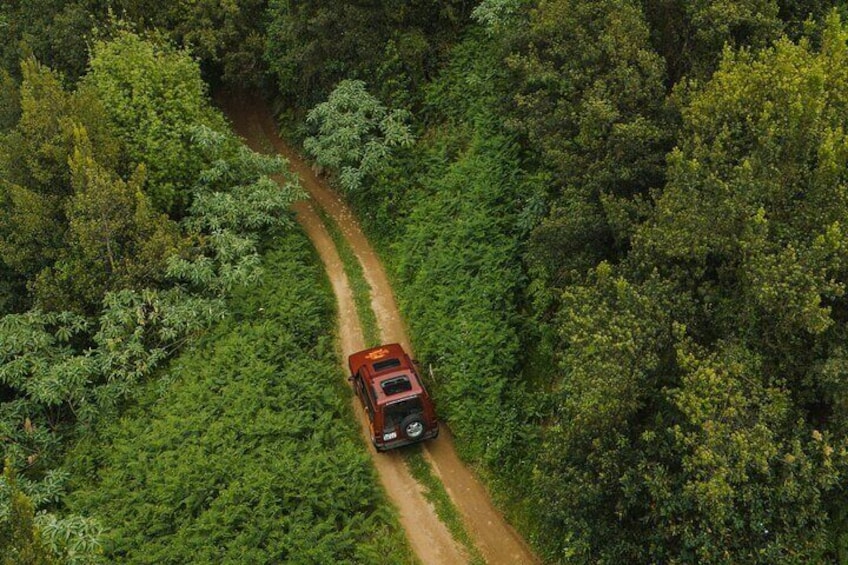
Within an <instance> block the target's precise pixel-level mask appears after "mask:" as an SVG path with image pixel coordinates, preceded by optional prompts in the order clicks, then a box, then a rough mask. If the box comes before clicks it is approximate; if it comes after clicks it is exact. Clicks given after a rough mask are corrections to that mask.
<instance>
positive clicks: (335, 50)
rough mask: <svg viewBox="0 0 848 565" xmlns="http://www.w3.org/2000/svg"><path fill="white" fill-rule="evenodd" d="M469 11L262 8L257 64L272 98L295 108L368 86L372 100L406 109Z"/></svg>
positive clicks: (430, 5)
mask: <svg viewBox="0 0 848 565" xmlns="http://www.w3.org/2000/svg"><path fill="white" fill-rule="evenodd" d="M472 8H473V5H472V3H470V2H464V1H461V0H449V1H442V2H434V1H433V0H413V1H405V2H398V1H396V0H380V1H378V2H365V3H363V2H353V3H342V4H339V3H338V2H327V1H326V0H309V1H308V2H292V1H291V0H270V1H269V2H268V28H267V30H268V31H267V38H266V49H265V57H266V60H267V61H268V67H269V69H270V71H271V73H272V74H273V76H274V77H275V78H276V82H277V86H278V88H279V92H280V94H281V95H283V96H284V97H285V98H286V99H287V100H289V101H290V102H291V103H293V104H297V105H298V106H300V107H301V108H309V107H312V106H314V105H315V104H317V103H319V102H320V101H322V100H325V99H326V98H327V96H328V95H329V94H330V92H331V91H332V89H333V88H335V86H336V85H337V84H338V83H339V82H341V81H342V80H346V79H359V80H368V81H369V82H370V83H372V84H374V85H377V87H378V88H379V89H380V91H379V96H380V98H382V99H384V100H390V101H392V102H393V103H409V104H413V105H414V104H415V103H416V102H417V101H418V95H419V94H420V92H419V89H420V88H421V87H422V86H423V84H424V83H425V81H426V80H427V79H429V78H431V76H432V75H433V74H434V73H435V71H436V66H437V63H438V61H439V60H440V58H441V57H442V56H443V54H444V52H445V51H446V48H447V46H448V45H450V44H451V43H452V42H453V41H455V40H456V37H457V35H458V32H459V31H460V30H461V29H462V28H463V27H464V26H465V24H466V23H467V22H468V18H469V14H470V10H471V9H472Z"/></svg>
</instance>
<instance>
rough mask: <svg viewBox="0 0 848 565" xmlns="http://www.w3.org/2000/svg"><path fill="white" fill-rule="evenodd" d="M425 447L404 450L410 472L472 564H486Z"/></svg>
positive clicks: (419, 446) (417, 446)
mask: <svg viewBox="0 0 848 565" xmlns="http://www.w3.org/2000/svg"><path fill="white" fill-rule="evenodd" d="M422 450H423V447H422V446H421V445H416V446H414V447H410V448H407V449H405V450H404V453H403V458H404V461H405V462H406V466H407V467H408V468H409V472H410V473H412V476H413V477H414V478H415V480H416V481H418V482H419V483H420V484H421V485H422V486H423V487H424V498H426V499H427V500H429V501H430V502H431V503H432V504H433V507H434V508H435V509H436V515H437V516H438V517H439V519H440V520H441V521H442V522H444V524H445V526H447V528H448V531H449V532H450V533H451V535H452V536H453V538H454V539H455V540H457V541H458V542H459V543H461V544H462V546H463V547H465V549H466V550H467V551H468V555H469V558H470V559H469V563H471V565H485V563H486V561H485V560H484V559H483V556H482V555H481V554H480V551H479V550H478V549H477V547H476V546H475V545H474V542H473V541H472V540H471V536H470V535H469V534H468V530H466V529H465V524H463V523H462V516H460V514H459V510H457V509H456V506H454V503H453V501H452V500H451V499H450V496H449V495H448V492H447V491H446V490H445V486H444V485H443V484H442V482H441V481H440V480H439V479H438V477H436V476H435V475H434V474H433V471H432V469H430V465H429V464H428V463H427V460H426V459H425V458H424V453H423V451H422Z"/></svg>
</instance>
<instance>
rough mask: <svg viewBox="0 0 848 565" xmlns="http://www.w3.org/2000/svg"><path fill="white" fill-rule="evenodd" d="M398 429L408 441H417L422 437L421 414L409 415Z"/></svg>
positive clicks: (422, 424)
mask: <svg viewBox="0 0 848 565" xmlns="http://www.w3.org/2000/svg"><path fill="white" fill-rule="evenodd" d="M400 429H401V430H403V433H404V435H406V437H407V438H409V439H418V438H420V437H421V436H422V435H424V416H423V414H410V415H409V416H407V417H406V418H404V420H403V422H401V424H400Z"/></svg>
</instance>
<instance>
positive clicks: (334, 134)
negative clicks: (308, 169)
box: [303, 80, 413, 191]
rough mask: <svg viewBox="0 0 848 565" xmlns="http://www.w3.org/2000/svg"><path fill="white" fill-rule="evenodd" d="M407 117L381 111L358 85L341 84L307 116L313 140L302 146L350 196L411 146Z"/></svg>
mask: <svg viewBox="0 0 848 565" xmlns="http://www.w3.org/2000/svg"><path fill="white" fill-rule="evenodd" d="M408 117H409V116H408V113H407V112H405V111H403V110H391V111H390V110H389V109H387V108H386V107H385V106H383V105H382V104H381V103H380V101H379V100H377V98H375V97H374V96H372V95H371V94H369V93H368V91H367V90H365V83H364V82H362V81H359V80H344V81H342V82H340V83H339V84H338V86H336V88H335V90H333V92H332V94H330V97H329V98H328V99H327V101H326V102H322V103H321V104H318V105H317V106H315V108H313V109H312V110H310V112H309V115H308V117H307V122H308V123H309V124H310V125H311V126H312V127H313V128H314V130H315V135H314V136H312V137H308V138H306V140H305V141H304V142H303V146H304V148H305V149H306V151H307V152H308V153H310V154H311V155H312V156H313V157H315V160H316V162H317V163H318V164H319V165H321V166H323V167H329V168H330V169H333V170H334V171H335V172H336V173H338V175H339V180H340V182H341V185H342V188H344V189H345V190H348V191H355V190H357V189H358V188H359V187H360V185H361V184H362V182H363V181H364V179H365V178H366V177H367V176H368V175H372V174H375V173H376V172H377V171H379V170H380V168H381V167H382V166H383V165H384V161H385V160H386V159H387V158H388V156H389V153H390V152H391V151H392V150H393V149H394V148H396V147H409V146H410V145H412V142H413V137H412V133H411V131H410V128H409V126H408V125H407V124H406V120H407V119H408Z"/></svg>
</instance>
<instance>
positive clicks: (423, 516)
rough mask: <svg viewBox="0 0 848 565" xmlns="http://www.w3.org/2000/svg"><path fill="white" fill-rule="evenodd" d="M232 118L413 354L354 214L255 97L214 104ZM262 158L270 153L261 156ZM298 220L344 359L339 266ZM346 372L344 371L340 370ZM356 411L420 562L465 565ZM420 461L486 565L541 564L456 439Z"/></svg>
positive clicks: (350, 318)
mask: <svg viewBox="0 0 848 565" xmlns="http://www.w3.org/2000/svg"><path fill="white" fill-rule="evenodd" d="M219 104H220V105H221V106H222V107H223V108H225V111H226V113H227V115H228V116H229V117H230V119H231V120H232V122H233V124H234V126H235V130H236V132H237V133H238V134H239V135H241V136H242V137H244V138H245V139H246V140H247V143H248V145H249V146H251V148H253V149H254V150H257V151H263V150H267V148H265V147H263V141H264V142H268V143H270V144H271V145H272V147H273V150H274V151H276V152H278V153H280V154H282V155H283V156H285V157H286V158H287V159H288V161H289V167H290V169H291V170H292V171H293V172H294V173H296V174H297V175H298V176H299V177H300V179H301V183H302V185H303V186H304V188H305V189H306V191H307V192H308V193H309V195H310V197H311V198H312V201H313V202H314V203H316V204H317V205H318V206H320V207H321V208H322V209H323V210H324V211H325V212H326V213H327V214H328V215H329V216H330V217H331V218H332V219H333V221H334V222H335V223H336V224H337V225H338V226H339V229H340V230H341V231H342V233H343V235H344V237H345V238H346V239H347V241H348V243H349V245H350V246H351V248H352V249H353V251H354V254H355V255H356V257H357V259H358V260H359V262H360V264H361V265H362V268H363V272H364V275H365V278H366V281H367V282H368V284H369V285H370V287H371V289H372V295H371V303H372V308H373V309H374V312H375V314H376V317H377V324H378V326H379V328H380V333H381V338H382V341H383V342H384V343H390V342H397V343H400V344H402V345H403V347H404V348H406V349H407V351H409V352H412V347H411V344H410V342H409V337H408V334H407V332H406V327H405V325H404V323H403V319H402V317H401V315H400V310H399V308H398V307H397V303H396V301H395V297H394V294H393V292H392V289H391V285H390V284H389V280H388V277H387V276H386V272H385V270H384V269H383V265H382V263H381V262H380V260H379V257H378V256H377V254H376V253H375V252H374V250H373V248H372V247H371V245H370V243H369V242H368V239H367V238H366V237H365V235H364V234H363V232H362V230H361V229H360V227H359V225H358V223H357V221H356V219H355V217H354V215H353V213H352V212H351V211H350V209H349V208H348V207H347V205H346V204H345V203H344V202H342V200H341V199H340V198H339V197H338V195H336V194H335V193H334V192H333V191H331V190H330V189H329V188H328V187H327V186H326V185H325V184H324V183H323V182H322V181H321V180H320V179H319V178H318V177H317V175H316V174H315V173H314V171H312V169H311V168H310V167H309V166H308V165H307V164H306V163H305V161H304V160H303V159H302V158H301V157H300V156H299V155H298V154H297V153H296V152H295V151H294V150H293V149H292V148H291V147H289V146H288V145H287V144H285V143H284V142H283V141H282V140H281V139H280V138H279V136H278V135H277V129H276V124H275V123H274V121H273V119H272V116H271V113H270V111H269V110H268V109H267V107H266V106H265V104H264V102H263V101H261V100H260V99H258V98H257V97H253V96H249V95H247V96H245V95H240V96H232V97H229V98H227V99H221V100H219ZM266 152H267V151H266ZM295 212H296V213H297V218H298V221H299V222H300V223H301V225H302V226H303V227H304V229H305V230H306V232H307V234H308V236H309V238H310V239H311V240H312V242H313V244H314V245H315V247H316V249H317V250H318V253H319V255H320V256H321V259H322V261H323V262H324V265H325V267H326V269H327V273H328V276H329V277H330V281H331V283H332V285H333V291H334V292H335V294H336V297H337V300H338V305H339V325H340V329H339V334H340V341H341V348H342V352H343V354H344V358H346V357H347V355H349V354H350V353H353V352H354V351H357V350H360V349H363V348H364V347H365V344H364V338H363V336H362V330H361V326H360V324H359V320H358V317H357V314H356V307H355V304H354V301H353V294H352V291H351V289H350V285H349V283H348V281H347V276H346V275H345V272H344V267H343V265H342V261H341V259H340V258H339V255H338V252H337V251H336V249H335V246H334V245H333V242H332V240H331V238H330V236H329V234H328V233H327V230H326V228H325V227H324V225H323V223H322V221H321V219H320V217H319V216H318V214H317V213H316V212H315V210H314V209H313V208H312V204H311V203H309V202H299V203H297V204H296V205H295ZM345 371H347V367H346V366H345ZM354 406H355V410H356V414H357V417H358V418H359V420H360V424H361V426H362V430H363V435H365V437H366V440H367V443H368V445H369V448H370V450H371V455H372V459H373V460H374V463H375V466H376V467H377V471H378V473H379V475H380V479H381V482H382V484H383V487H384V488H385V489H386V492H387V493H388V495H389V498H390V499H391V500H392V502H393V503H394V504H395V506H396V507H397V508H398V510H399V513H400V518H401V524H402V525H403V527H404V529H405V530H406V534H407V537H408V539H409V541H410V545H411V546H412V548H413V550H414V551H415V553H416V555H417V556H418V557H419V559H421V561H422V562H423V563H428V564H429V563H434V564H436V563H449V564H458V563H466V562H467V561H468V558H467V556H466V555H465V552H464V551H463V549H462V548H460V547H459V545H458V544H457V543H456V541H455V540H453V538H452V537H451V535H450V533H449V532H448V531H447V528H446V527H445V526H444V524H443V523H442V522H441V521H440V520H439V519H438V517H437V516H436V515H435V511H434V509H433V507H432V505H431V504H430V503H429V502H428V501H427V500H426V499H425V498H424V496H423V493H422V489H421V486H420V485H419V484H418V483H417V482H416V481H415V479H414V478H413V477H412V476H411V474H410V473H409V470H408V469H407V468H406V465H405V464H404V462H403V460H402V458H401V457H400V456H399V455H398V454H397V453H394V454H393V453H391V452H389V453H382V454H378V453H377V452H376V451H375V450H374V448H373V446H371V442H370V439H368V437H369V428H368V420H367V418H366V416H365V414H364V412H363V410H362V409H361V407H360V406H359V404H358V403H357V402H355V397H354ZM424 453H425V457H426V459H427V461H428V463H429V464H430V466H431V467H432V469H433V470H434V472H435V474H436V475H437V476H438V477H439V479H440V480H441V481H442V483H443V484H444V486H445V489H446V491H447V492H448V495H449V496H450V498H451V500H452V502H453V503H454V505H455V506H456V507H457V509H458V510H459V512H460V514H461V515H462V518H463V521H464V523H465V526H466V528H467V530H468V532H469V534H470V535H471V537H472V539H473V540H474V542H475V545H476V546H477V548H478V549H479V551H480V553H481V555H482V556H483V557H484V559H485V560H486V562H487V563H490V564H492V565H498V564H503V565H519V564H529V563H539V560H538V558H537V557H536V556H535V555H534V554H533V553H532V551H531V550H530V548H529V547H528V545H527V543H526V542H525V541H524V540H523V539H522V538H521V537H520V536H519V535H518V534H517V532H516V531H515V530H514V529H513V528H512V527H511V526H510V525H509V524H508V523H507V522H506V520H505V519H504V518H503V515H502V514H501V513H500V512H499V511H498V510H497V509H496V508H495V507H494V506H493V504H492V502H491V499H490V498H489V496H488V493H487V492H486V490H485V488H484V487H483V486H482V484H481V483H480V481H479V480H477V478H476V477H475V476H474V474H473V473H472V472H471V471H470V470H469V469H468V467H466V466H465V465H464V464H463V463H462V461H461V460H460V459H459V457H458V456H457V454H456V450H455V448H454V444H453V437H452V435H451V434H450V431H449V430H448V429H447V427H445V426H443V427H442V432H441V433H440V435H439V438H438V439H437V440H435V441H431V442H427V443H425V444H424Z"/></svg>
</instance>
